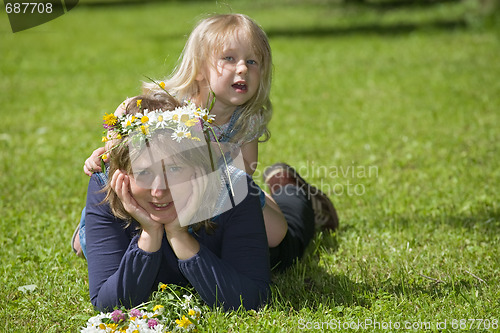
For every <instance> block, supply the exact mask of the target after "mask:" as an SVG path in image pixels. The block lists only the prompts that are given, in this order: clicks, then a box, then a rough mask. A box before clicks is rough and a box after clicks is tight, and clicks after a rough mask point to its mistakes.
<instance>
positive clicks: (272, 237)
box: [262, 192, 288, 247]
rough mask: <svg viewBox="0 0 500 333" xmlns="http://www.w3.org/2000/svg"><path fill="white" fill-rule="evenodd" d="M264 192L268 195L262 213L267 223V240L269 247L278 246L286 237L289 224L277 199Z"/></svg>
mask: <svg viewBox="0 0 500 333" xmlns="http://www.w3.org/2000/svg"><path fill="white" fill-rule="evenodd" d="M264 193H265V195H266V204H265V206H264V209H263V210H262V213H263V214H264V223H265V225H266V234H267V242H268V244H269V247H276V246H278V245H279V244H280V243H281V241H282V240H283V238H284V237H285V235H286V231H287V229H288V225H287V223H286V220H285V216H284V215H283V213H282V212H281V209H280V207H279V206H278V204H277V203H276V201H274V199H273V198H272V197H271V196H270V195H269V194H268V193H266V192H264Z"/></svg>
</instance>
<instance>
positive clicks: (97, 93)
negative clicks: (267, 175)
mask: <svg viewBox="0 0 500 333" xmlns="http://www.w3.org/2000/svg"><path fill="white" fill-rule="evenodd" d="M87 2H88V1H87ZM82 3H85V2H84V1H82ZM229 3H230V6H225V5H222V4H214V3H213V2H208V1H204V2H185V3H180V2H179V3H177V2H168V3H152V4H148V5H144V6H136V5H130V6H106V7H99V6H97V7H93V6H83V5H82V6H79V7H77V9H75V10H73V11H71V12H70V13H68V14H67V15H64V16H62V17H60V18H58V19H56V20H54V21H51V22H49V23H47V24H44V25H41V26H39V27H37V28H34V29H31V30H27V31H23V32H19V33H16V34H12V32H11V30H10V26H9V23H8V20H7V16H6V15H5V13H4V12H0V51H1V61H0V101H1V103H2V105H1V118H2V122H1V124H2V126H1V130H0V166H1V167H0V175H1V176H0V215H1V216H2V217H1V224H0V267H1V273H0V283H1V285H2V288H1V290H0V309H2V311H1V312H0V331H6V332H75V331H77V330H78V328H79V327H81V326H82V325H84V324H85V322H86V320H87V319H88V318H89V317H90V316H92V315H94V312H93V309H92V307H91V305H90V301H89V297H88V283H87V272H86V262H85V261H83V260H79V259H77V258H76V257H75V256H74V255H73V253H72V252H71V251H70V247H69V239H70V238H71V235H72V233H73V229H74V227H75V223H76V220H77V218H78V216H79V213H80V210H81V208H82V207H83V205H84V203H85V195H86V184H87V182H88V178H87V177H86V176H85V175H84V174H83V172H82V164H83V161H84V160H85V158H86V157H87V156H88V155H89V154H90V152H91V151H92V150H93V148H94V147H96V146H98V145H99V144H100V142H99V138H100V134H101V129H100V122H101V115H102V114H103V112H105V111H107V112H109V111H110V110H114V108H115V107H116V105H117V103H119V102H120V101H122V100H123V98H124V97H126V96H132V95H135V94H137V93H138V92H139V87H140V83H139V81H140V80H142V79H143V78H144V77H143V75H144V74H145V75H148V76H153V77H161V76H163V75H166V74H167V73H168V72H169V71H170V70H171V68H172V67H173V65H174V63H175V61H176V59H177V57H178V55H179V53H180V51H181V49H182V47H183V44H184V41H185V36H186V34H188V33H189V31H190V30H191V28H192V26H193V25H194V23H195V22H196V21H197V20H198V19H199V18H200V17H203V15H204V14H206V13H212V12H228V11H231V10H232V11H234V12H243V13H246V14H248V15H250V16H252V17H253V18H255V19H256V20H257V21H258V22H259V23H261V24H262V26H263V27H264V29H265V30H266V31H267V32H268V34H269V37H270V42H271V46H272V49H273V56H274V63H275V70H274V82H273V88H272V100H273V103H274V107H275V113H274V118H273V120H272V122H271V126H270V128H271V132H272V138H271V140H270V141H269V142H267V143H265V144H262V145H261V146H260V156H259V160H260V167H259V169H258V170H257V173H256V179H257V180H258V181H259V182H260V180H259V177H260V175H261V173H262V171H263V169H264V167H265V166H267V165H270V164H271V163H274V162H277V161H286V162H288V163H290V164H292V165H294V166H296V167H297V168H298V169H299V171H300V172H301V173H302V174H303V175H304V176H305V177H307V179H309V180H310V181H311V182H312V183H314V184H316V185H318V186H320V187H321V188H322V189H323V190H324V191H326V192H328V193H330V196H331V198H332V199H333V201H334V202H335V205H336V207H337V209H338V211H339V215H340V218H341V228H340V230H339V231H338V232H337V233H336V234H329V233H320V234H318V235H317V236H316V237H315V239H314V241H313V243H312V244H311V246H310V247H309V248H308V251H307V253H306V255H305V257H304V259H303V260H301V261H300V262H299V263H298V264H297V265H296V266H294V267H293V268H292V269H291V270H290V271H289V272H288V273H287V274H283V275H276V276H274V277H273V280H274V282H275V285H274V287H273V297H272V300H271V302H270V303H269V304H268V306H266V308H265V309H263V310H261V311H259V312H234V313H227V314H224V313H220V312H217V311H213V312H209V313H207V314H205V318H206V326H205V327H204V328H206V331H212V332H220V331H241V332H287V331H290V332H294V331H301V328H310V329H311V331H316V330H314V327H315V326H314V325H323V326H322V328H323V329H327V328H333V327H334V326H333V325H334V324H341V325H343V324H345V323H347V324H349V323H351V322H355V323H357V322H358V320H359V321H360V322H362V323H365V320H372V321H377V322H379V324H380V323H386V324H387V323H389V321H391V322H392V323H395V322H400V323H401V325H403V323H404V322H410V323H413V322H424V323H427V322H428V323H430V324H431V325H432V328H431V330H430V331H436V332H437V331H438V329H437V327H436V325H437V323H438V322H444V321H445V320H446V321H447V327H446V328H447V330H441V331H450V332H451V331H456V330H453V327H452V321H453V319H489V320H490V321H491V320H499V319H500V308H499V299H500V291H499V289H498V284H499V282H500V278H499V275H500V260H499V258H500V253H499V236H498V231H499V229H500V213H499V194H498V184H499V183H500V171H499V170H500V169H499V168H498V156H499V153H500V149H499V142H500V134H499V131H498V123H499V122H500V119H499V118H500V114H499V112H498V108H499V107H500V93H499V92H500V81H499V80H498V77H500V62H499V61H498V55H499V54H500V39H499V33H498V32H499V31H498V30H495V28H494V27H490V28H481V26H480V25H478V24H477V22H478V17H477V16H476V17H473V16H471V14H469V12H468V10H469V6H470V4H467V3H443V4H440V5H435V6H420V7H413V8H408V7H397V8H391V9H388V8H382V9H381V8H376V7H374V6H368V7H363V6H355V5H348V6H344V5H337V4H335V3H332V2H327V1H309V2H308V3H307V4H303V3H301V2H296V1H285V0H281V1H278V2H273V4H269V3H268V2H266V1H261V0H259V1H253V2H252V3H251V4H245V2H239V1H238V2H231V1H230V2H229ZM285 4H286V6H285ZM228 7H230V9H229V8H228ZM471 17H472V18H471ZM471 22H472V23H471ZM353 171H354V173H353ZM30 284H35V285H36V286H37V288H36V289H35V290H34V291H31V292H22V291H20V290H18V287H20V286H23V285H30ZM325 323H328V324H329V325H330V326H325V325H326V324H325ZM471 324H472V328H473V329H472V330H471V331H486V330H485V328H486V327H485V325H484V324H480V323H479V322H471V321H469V322H468V323H467V327H469V325H471ZM422 325H424V324H422ZM316 327H317V326H316ZM441 327H442V326H441ZM424 328H425V326H424ZM306 331H307V329H306ZM365 331H383V332H389V331H404V330H396V329H394V326H393V329H385V330H384V329H383V328H380V329H376V330H373V329H369V328H366V329H365ZM414 331H420V330H414ZM490 331H492V330H490Z"/></svg>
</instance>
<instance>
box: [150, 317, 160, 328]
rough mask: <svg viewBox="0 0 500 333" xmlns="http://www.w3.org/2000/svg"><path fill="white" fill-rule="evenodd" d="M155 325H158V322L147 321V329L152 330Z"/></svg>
mask: <svg viewBox="0 0 500 333" xmlns="http://www.w3.org/2000/svg"><path fill="white" fill-rule="evenodd" d="M156 325H158V321H157V320H156V319H149V320H148V328H153V327H155V326H156Z"/></svg>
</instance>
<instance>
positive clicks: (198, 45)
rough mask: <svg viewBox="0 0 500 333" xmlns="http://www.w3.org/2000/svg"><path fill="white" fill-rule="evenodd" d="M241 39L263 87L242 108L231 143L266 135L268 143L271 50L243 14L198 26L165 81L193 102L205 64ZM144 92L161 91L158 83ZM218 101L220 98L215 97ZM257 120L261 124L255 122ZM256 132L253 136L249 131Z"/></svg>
mask: <svg viewBox="0 0 500 333" xmlns="http://www.w3.org/2000/svg"><path fill="white" fill-rule="evenodd" d="M238 36H242V37H243V38H244V39H245V41H246V42H248V43H249V45H251V46H252V48H253V49H254V52H255V53H256V56H257V57H258V58H259V59H257V60H258V62H259V64H260V74H261V75H260V83H259V89H258V90H257V93H256V94H255V96H253V97H252V98H251V99H250V100H249V101H248V102H246V103H245V104H243V105H241V107H240V108H241V115H240V117H239V119H238V121H237V122H236V124H235V128H236V129H237V130H238V132H237V134H236V135H235V136H234V137H232V138H231V141H233V142H238V141H239V140H245V139H246V138H251V137H255V135H256V134H258V135H259V136H260V135H263V139H262V140H261V141H267V140H268V139H269V137H270V132H269V130H268V128H267V124H268V123H269V121H270V120H271V116H272V104H271V100H270V98H269V94H270V90H271V81H272V55H271V47H270V45H269V41H268V39H267V36H266V33H265V32H264V31H263V30H262V28H261V27H260V26H259V25H258V24H257V23H255V21H253V20H252V19H251V18H250V17H248V16H246V15H243V14H219V15H214V16H211V17H208V18H206V19H204V20H202V21H200V22H199V23H198V25H197V26H196V27H195V28H194V29H193V31H192V32H191V35H190V36H189V38H188V40H187V42H186V45H185V46H184V50H183V51H182V53H181V55H180V57H179V60H178V64H177V66H176V67H175V69H174V71H173V72H172V74H171V75H170V76H169V77H167V78H166V79H164V80H163V81H164V82H165V88H166V89H167V90H168V91H169V92H170V93H171V94H172V95H174V96H176V97H177V98H178V99H179V100H184V99H185V100H191V99H193V98H195V97H197V96H198V95H199V94H200V87H199V85H198V81H196V77H197V76H198V75H199V74H201V71H202V70H203V67H204V65H205V64H206V61H208V60H212V59H214V56H215V55H216V54H218V53H222V51H223V48H224V44H225V41H226V40H227V39H228V38H237V37H238ZM143 89H144V91H145V92H149V91H154V90H158V89H159V88H158V86H157V85H156V84H155V83H144V84H143ZM216 98H217V96H216ZM255 116H257V119H259V121H257V122H255ZM252 126H253V127H254V128H253V131H252V133H250V129H251V128H252Z"/></svg>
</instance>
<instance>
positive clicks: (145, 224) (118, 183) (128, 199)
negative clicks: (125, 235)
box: [110, 170, 163, 231]
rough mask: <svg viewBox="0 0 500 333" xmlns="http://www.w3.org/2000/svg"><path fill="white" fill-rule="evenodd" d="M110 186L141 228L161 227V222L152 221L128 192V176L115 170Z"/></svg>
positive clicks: (153, 229) (158, 228)
mask: <svg viewBox="0 0 500 333" xmlns="http://www.w3.org/2000/svg"><path fill="white" fill-rule="evenodd" d="M110 186H111V188H112V189H113V191H115V193H116V195H117V196H118V198H119V199H120V201H121V202H122V204H123V208H125V210H126V211H127V212H128V213H129V214H130V216H132V217H133V218H134V219H135V220H136V221H137V222H139V224H140V225H141V227H142V229H143V230H147V231H157V230H161V229H162V228H163V225H162V224H161V223H158V222H156V221H153V220H152V219H151V217H150V215H149V214H148V212H147V211H146V210H145V209H144V208H142V207H141V206H140V205H139V204H138V203H137V201H136V200H135V199H134V197H133V196H132V193H131V192H130V177H129V176H128V175H127V174H125V173H124V172H122V171H121V170H116V171H115V173H114V174H113V177H112V178H111V182H110Z"/></svg>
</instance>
